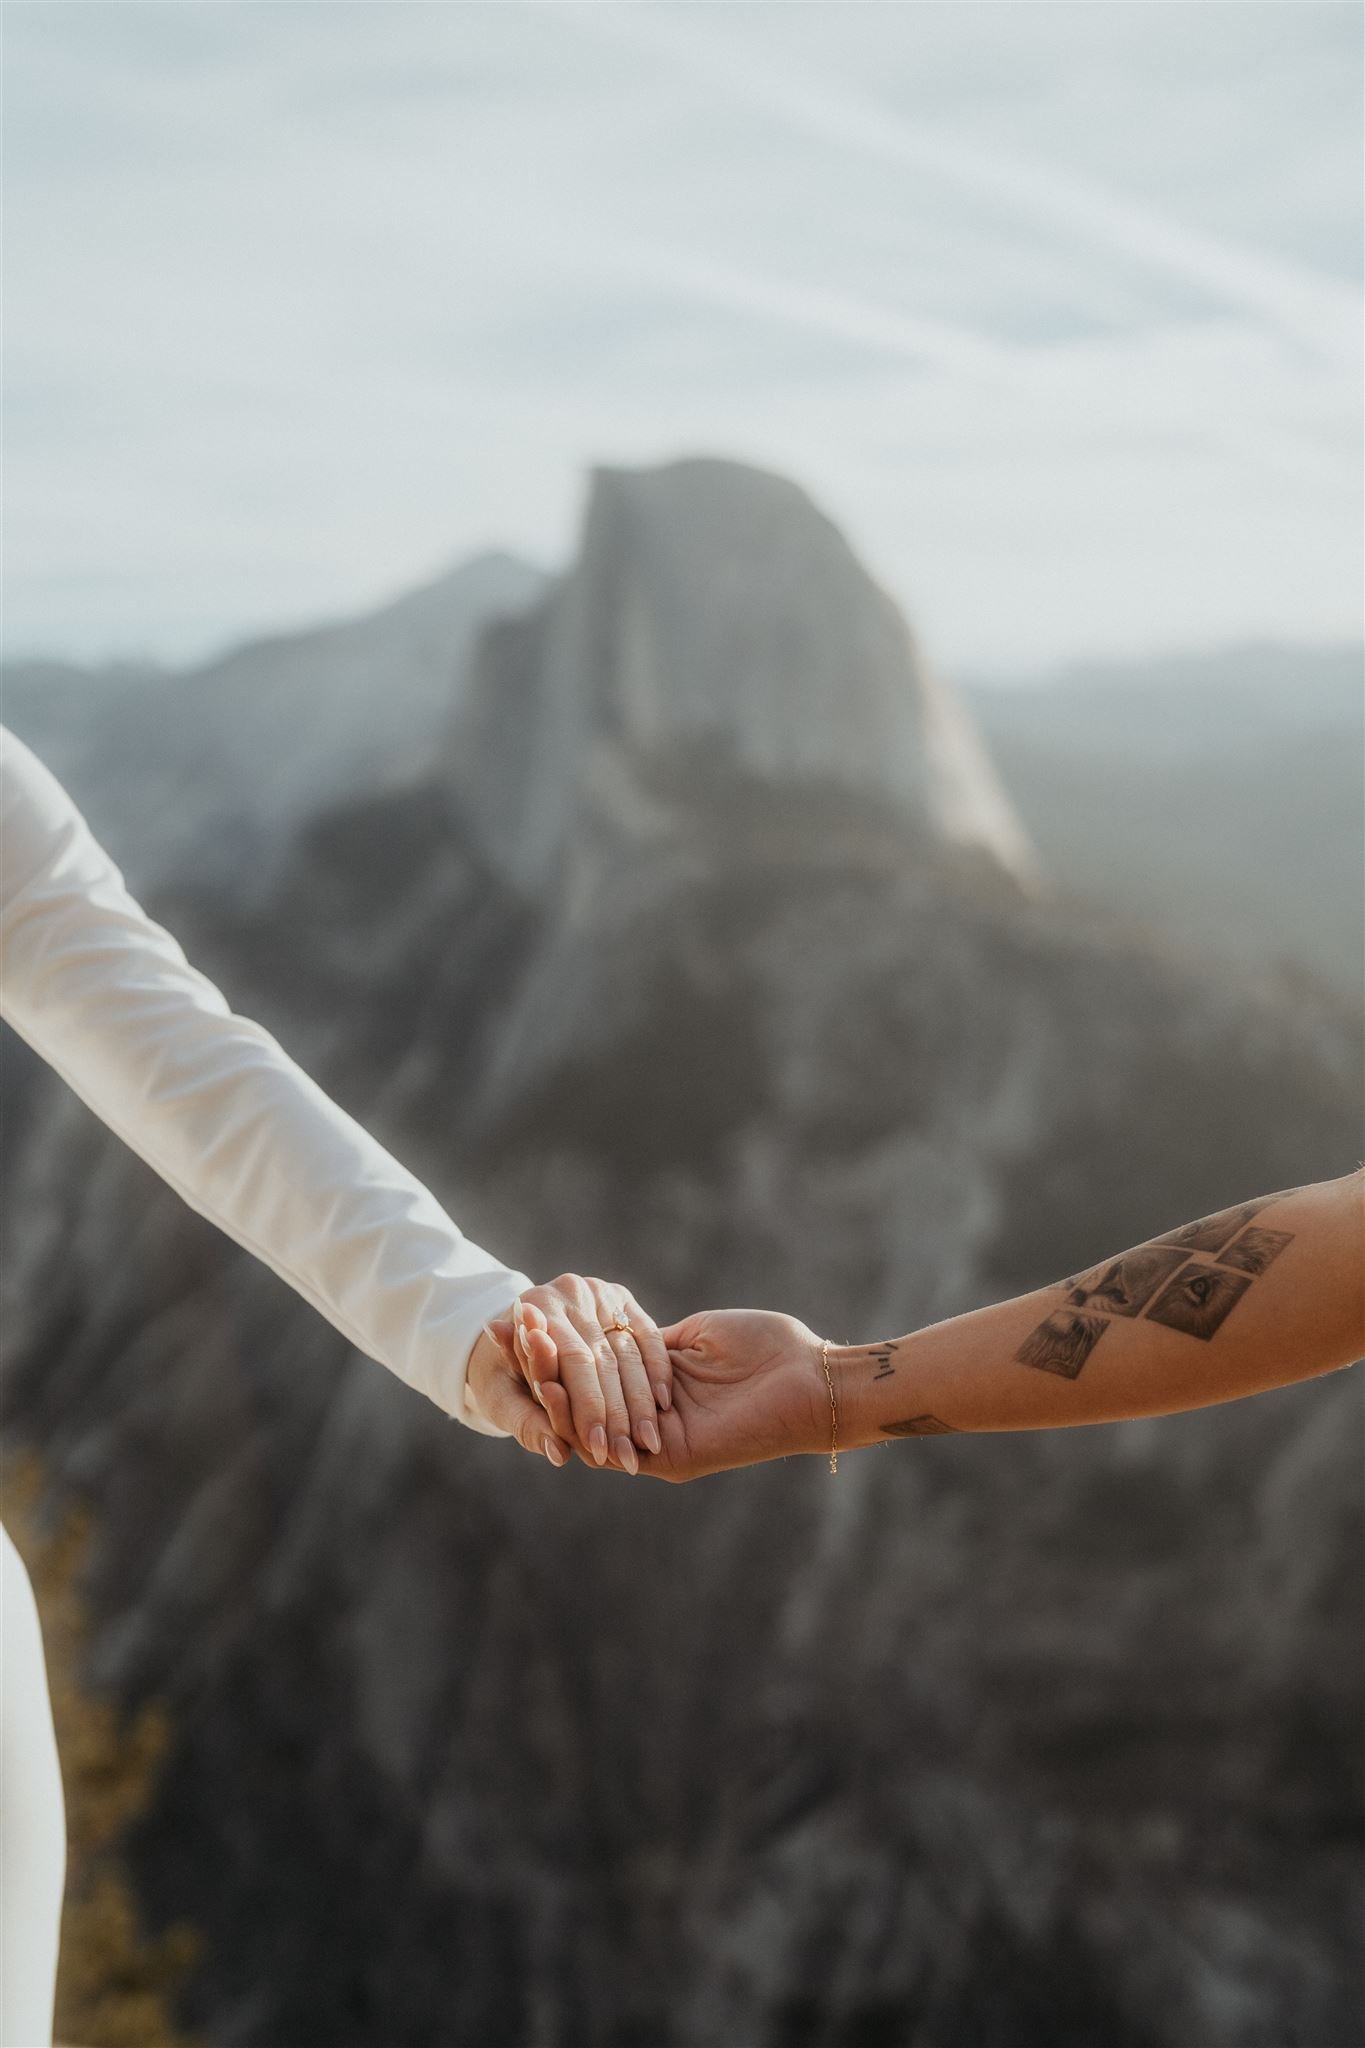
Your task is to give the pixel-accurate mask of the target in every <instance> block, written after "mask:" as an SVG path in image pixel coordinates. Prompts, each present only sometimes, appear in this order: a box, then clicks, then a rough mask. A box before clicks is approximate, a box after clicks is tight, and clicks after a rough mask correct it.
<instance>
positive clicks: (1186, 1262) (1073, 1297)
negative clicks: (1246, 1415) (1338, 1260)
mask: <svg viewBox="0 0 1365 2048" xmlns="http://www.w3.org/2000/svg"><path fill="white" fill-rule="evenodd" d="M1279 1200H1280V1197H1279V1196H1278V1195H1266V1196H1264V1197H1262V1199H1261V1200H1259V1201H1255V1202H1242V1203H1239V1205H1238V1206H1237V1207H1236V1208H1235V1209H1226V1210H1224V1211H1223V1213H1222V1214H1221V1215H1218V1216H1203V1217H1201V1218H1200V1219H1199V1221H1198V1222H1197V1223H1184V1224H1182V1225H1181V1226H1180V1228H1179V1230H1168V1231H1167V1232H1166V1234H1165V1235H1164V1236H1163V1237H1158V1238H1154V1239H1153V1240H1152V1242H1151V1243H1150V1244H1144V1245H1139V1246H1138V1247H1137V1249H1136V1250H1135V1251H1131V1252H1124V1253H1123V1254H1122V1256H1121V1257H1119V1258H1117V1259H1111V1260H1109V1261H1108V1263H1107V1264H1106V1265H1103V1266H1096V1267H1094V1268H1093V1270H1092V1271H1090V1272H1088V1273H1083V1274H1081V1275H1080V1276H1079V1277H1078V1278H1076V1279H1072V1280H1066V1281H1063V1283H1062V1285H1063V1286H1064V1287H1065V1289H1066V1301H1067V1307H1066V1308H1065V1309H1055V1310H1054V1311H1053V1312H1052V1314H1051V1315H1050V1316H1048V1317H1047V1319H1046V1320H1045V1321H1044V1322H1042V1323H1040V1324H1039V1326H1038V1328H1037V1329H1036V1330H1034V1331H1032V1332H1031V1334H1030V1335H1029V1336H1028V1337H1026V1338H1025V1339H1024V1342H1023V1344H1022V1345H1021V1346H1020V1348H1019V1350H1018V1351H1016V1353H1015V1354H1014V1355H1015V1357H1016V1359H1018V1361H1019V1363H1020V1364H1021V1365H1034V1366H1037V1367H1039V1368H1040V1370H1041V1371H1043V1372H1055V1373H1060V1374H1061V1375H1062V1376H1063V1377H1064V1378H1065V1379H1070V1380H1074V1379H1075V1378H1076V1377H1077V1376H1078V1375H1079V1373H1080V1372H1081V1370H1082V1368H1083V1367H1084V1365H1085V1363H1086V1360H1087V1359H1088V1358H1089V1357H1090V1354H1091V1352H1092V1351H1093V1350H1094V1349H1095V1346H1096V1345H1097V1344H1098V1343H1099V1341H1100V1338H1101V1337H1102V1336H1103V1335H1104V1333H1105V1331H1106V1330H1107V1329H1108V1328H1109V1320H1108V1319H1109V1318H1110V1317H1111V1316H1130V1317H1137V1316H1145V1317H1146V1319H1147V1320H1148V1321H1150V1322H1154V1323H1161V1324H1164V1326H1165V1327H1166V1328H1167V1329H1170V1330H1180V1331H1182V1332H1183V1333H1184V1334H1185V1335H1186V1336H1188V1337H1199V1338H1202V1339H1204V1340H1205V1341H1206V1342H1207V1340H1208V1339H1209V1338H1211V1337H1212V1336H1213V1335H1214V1333H1215V1332H1216V1331H1217V1330H1219V1329H1220V1328H1221V1327H1222V1325H1223V1323H1224V1322H1225V1321H1226V1319H1227V1317H1228V1316H1229V1315H1230V1314H1231V1313H1232V1311H1233V1309H1234V1308H1236V1306H1237V1304H1238V1302H1239V1301H1240V1300H1241V1299H1242V1297H1243V1295H1244V1294H1245V1293H1246V1291H1247V1289H1248V1287H1249V1286H1250V1285H1251V1283H1252V1281H1253V1280H1254V1279H1256V1278H1258V1277H1259V1275H1260V1274H1262V1273H1264V1272H1265V1271H1266V1270H1267V1268H1268V1267H1269V1266H1270V1265H1271V1264H1272V1263H1273V1262H1274V1261H1275V1260H1276V1259H1277V1258H1278V1257H1279V1256H1280V1253H1281V1252H1282V1251H1284V1249H1285V1247H1286V1246H1287V1245H1290V1244H1292V1243H1293V1233H1292V1232H1290V1231H1288V1230H1266V1229H1265V1228H1263V1227H1262V1226H1260V1225H1253V1224H1252V1218H1253V1217H1255V1216H1259V1214H1260V1213H1261V1211H1262V1210H1263V1209H1267V1208H1269V1207H1270V1206H1271V1204H1272V1203H1274V1202H1277V1201H1279ZM1192 1252H1193V1253H1195V1254H1198V1255H1201V1256H1198V1257H1196V1258H1195V1259H1193V1260H1192V1259H1191V1258H1190V1256H1189V1255H1190V1253H1192ZM1213 1260H1216V1261H1217V1263H1216V1264H1213V1263H1210V1261H1213ZM1228 1268H1231V1269H1232V1270H1231V1271H1229V1270H1227V1269H1228ZM1080 1310H1086V1311H1090V1313H1087V1314H1080V1313H1073V1312H1074V1311H1080ZM1095 1310H1100V1311H1102V1313H1100V1314H1095V1313H1094V1311H1095Z"/></svg>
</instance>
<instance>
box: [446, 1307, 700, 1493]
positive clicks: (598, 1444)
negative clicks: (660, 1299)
mask: <svg viewBox="0 0 1365 2048" xmlns="http://www.w3.org/2000/svg"><path fill="white" fill-rule="evenodd" d="M625 1325H629V1327H628V1328H627V1327H624V1326H625ZM489 1334H490V1335H491V1336H492V1337H493V1338H494V1339H495V1340H496V1341H497V1342H498V1343H499V1344H501V1346H502V1348H503V1352H504V1357H505V1360H506V1361H507V1362H509V1363H511V1364H514V1365H518V1366H520V1368H521V1372H522V1374H523V1375H524V1377H525V1380H526V1383H527V1385H529V1387H530V1389H531V1393H532V1394H533V1395H534V1397H535V1399H536V1400H537V1401H538V1402H539V1403H540V1406H541V1408H542V1409H543V1410H544V1413H545V1417H546V1419H547V1421H548V1423H549V1433H550V1434H552V1435H553V1436H554V1438H555V1442H556V1444H557V1445H561V1446H564V1447H565V1454H566V1456H567V1448H568V1447H570V1446H572V1447H574V1448H577V1449H579V1450H581V1451H582V1452H584V1453H585V1454H586V1456H587V1457H589V1458H591V1460H592V1462H593V1463H594V1464H596V1465H605V1464H607V1463H608V1462H610V1463H611V1464H613V1465H615V1466H617V1467H618V1468H619V1469H620V1470H621V1471H623V1472H629V1473H631V1474H632V1475H633V1474H635V1473H636V1472H638V1471H639V1469H640V1456H639V1453H640V1452H644V1453H645V1454H647V1455H648V1454H650V1453H657V1452H658V1451H659V1450H660V1449H661V1438H660V1435H659V1421H660V1418H661V1415H662V1413H663V1412H664V1411H666V1410H667V1408H668V1406H669V1403H670V1401H671V1399H672V1393H671V1385H672V1378H673V1368H672V1365H671V1363H670V1361H669V1356H668V1350H667V1347H666V1346H665V1344H664V1342H663V1339H662V1337H661V1336H660V1334H659V1328H658V1325H657V1324H656V1323H655V1321H654V1319H653V1317H652V1316H649V1315H647V1314H646V1313H645V1311H644V1310H643V1309H642V1308H641V1307H640V1304H639V1303H638V1302H637V1301H636V1299H635V1297H634V1295H633V1294H631V1293H630V1291H629V1289H628V1288H625V1287H622V1286H619V1285H616V1284H614V1283H612V1282H608V1281H605V1280H587V1279H584V1278H583V1277H582V1276H581V1275H580V1274H577V1273H562V1274H561V1275H560V1277H559V1278H558V1279H557V1280H552V1281H550V1282H549V1283H548V1284H547V1285H546V1286H544V1287H532V1288H530V1289H529V1290H528V1291H527V1292H526V1293H525V1294H523V1295H521V1296H520V1297H519V1299H518V1300H516V1301H514V1302H513V1304H512V1314H511V1316H510V1317H507V1318H503V1319H500V1320H499V1321H497V1322H494V1323H491V1324H490V1325H489ZM533 1337H534V1338H535V1339H536V1340H537V1342H536V1343H535V1345H534V1347H533V1345H532V1342H531V1340H532V1338H533ZM470 1365H471V1370H472V1368H473V1359H471V1361H470ZM495 1384H497V1383H496V1380H495ZM522 1391H523V1393H524V1391H525V1390H524V1388H523V1389H522ZM495 1398H500V1399H501V1401H502V1404H503V1407H504V1410H505V1411H506V1412H512V1413H515V1414H516V1415H517V1419H518V1423H519V1425H520V1426H519V1427H518V1428H517V1429H514V1430H513V1431H512V1433H513V1434H514V1435H516V1436H517V1439H518V1441H519V1442H521V1443H523V1444H525V1438H524V1437H523V1435H522V1433H521V1432H522V1430H523V1429H528V1430H529V1424H528V1421H527V1417H526V1416H525V1414H524V1413H523V1412H522V1410H521V1409H520V1407H519V1406H518V1405H517V1404H514V1403H513V1402H512V1401H511V1399H510V1396H509V1392H508V1390H507V1388H506V1387H505V1386H500V1387H499V1388H498V1393H497V1395H495ZM475 1399H476V1400H477V1401H478V1403H479V1406H480V1408H481V1409H483V1411H484V1412H485V1413H486V1414H488V1415H489V1420H490V1421H499V1422H500V1423H501V1426H502V1427H503V1428H509V1427H510V1425H509V1424H508V1423H506V1422H503V1421H502V1420H501V1416H495V1415H493V1414H491V1413H490V1411H488V1410H487V1408H485V1406H484V1400H483V1396H482V1395H481V1393H480V1392H479V1391H478V1389H477V1388H476V1389H475ZM656 1402H657V1404H658V1411H659V1412H658V1413H657V1414H656V1407H655V1404H656ZM529 1433H530V1434H531V1436H532V1437H533V1439H534V1441H533V1443H532V1444H530V1445H527V1446H526V1447H527V1448H533V1449H536V1450H544V1454H545V1456H547V1457H548V1458H549V1459H550V1462H551V1463H552V1464H555V1463H558V1462H559V1460H558V1459H557V1458H555V1457H554V1455H553V1453H552V1451H551V1450H550V1449H549V1448H548V1447H547V1446H546V1445H545V1443H544V1441H543V1438H544V1435H545V1432H544V1431H543V1430H542V1431H539V1432H537V1431H534V1430H530V1431H529ZM637 1446H638V1450H637Z"/></svg>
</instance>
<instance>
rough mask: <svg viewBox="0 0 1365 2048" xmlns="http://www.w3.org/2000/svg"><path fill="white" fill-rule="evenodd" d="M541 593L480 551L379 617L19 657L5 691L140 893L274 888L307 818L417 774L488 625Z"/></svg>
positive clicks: (8, 715)
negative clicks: (174, 658)
mask: <svg viewBox="0 0 1365 2048" xmlns="http://www.w3.org/2000/svg"><path fill="white" fill-rule="evenodd" d="M543 586H544V577H543V575H542V573H541V572H540V571H539V570H538V569H536V568H534V567H532V565H531V564H530V563H527V562H524V561H521V560H519V559H518V558H517V557H516V556H514V555H509V554H503V553H493V554H487V555H481V556H476V557H475V558H474V559H473V560H472V561H469V562H466V563H462V564H461V565H460V566H459V567H457V568H455V569H453V570H451V571H449V572H448V573H447V574H445V575H443V576H439V577H437V578H435V579H434V580H433V581H431V582H430V583H426V584H422V585H420V586H419V587H418V588H416V589H415V590H412V591H408V592H405V593H404V594H403V595H402V596H400V597H398V598H396V599H394V600H393V601H392V602H391V603H389V604H386V605H383V606H381V607H380V609H379V610H377V611H373V612H368V613H364V614H361V615H360V616H359V617H357V618H354V619H342V620H338V621H334V622H331V623H328V624H324V625H321V626H317V627H313V628H309V629H304V630H300V631H298V632H293V633H285V634H277V635H274V636H271V637H270V638H267V639H262V640H252V641H248V642H246V643H245V644H243V645H242V646H239V647H235V648H231V649H229V650H228V651H227V652H226V653H224V654H222V655H219V656H217V657H215V658H214V659H213V660H211V661H209V662H205V663H203V664H201V665H200V666H198V667H196V668H193V669H188V670H185V671H183V672H178V671H169V670H148V671H138V670H136V669H133V670H128V669H122V668H120V669H116V670H113V671H103V672H101V671H91V670H80V669H73V668H69V667H64V666H62V665H59V664H54V663H39V662H25V663H22V664H17V665H12V666H10V667H8V668H6V669H5V670H4V672H3V675H0V701H3V706H4V718H5V722H6V723H7V724H9V725H11V726H13V727H14V729H15V730H16V731H17V732H18V733H19V735H20V737H21V738H23V739H26V740H28V741H29V743H30V745H32V746H33V747H34V748H35V750H36V751H37V752H39V753H40V754H42V755H43V757H44V759H46V760H47V761H48V762H49V764H50V765H51V766H52V768H53V769H54V771H55V772H56V773H57V774H58V775H59V776H61V778H62V779H63V780H64V781H65V782H66V783H67V785H68V786H69V788H70V789H71V790H72V792H73V793H74V794H75V796H76V798H77V800H78V801H79V802H80V803H81V804H82V805H83V806H84V807H85V808H86V809H87V811H88V813H89V815H90V818H91V821H92V823H93V824H94V826H95V828H96V830H97V831H99V832H101V833H102V834H103V835H104V836H105V837H107V839H108V841H109V844H110V845H111V846H112V847H113V848H114V849H115V851H116V853H117V856H118V858H119V859H120V861H121V862H122V863H123V864H124V866H125V867H126V868H127V870H128V871H129V873H130V875H131V876H132V878H133V879H134V881H135V882H136V883H137V884H138V885H139V886H142V885H144V884H148V885H150V884H154V883H155V882H157V881H158V880H161V879H164V878H165V877H166V876H168V875H170V874H174V875H175V876H176V878H177V879H180V880H189V881H205V882H207V881H214V880H222V879H225V878H227V877H229V876H230V877H232V879H233V881H234V884H235V885H236V886H238V887H240V888H244V889H247V890H254V889H259V888H260V887H262V886H264V884H265V883H266V881H267V880H268V878H269V876H270V875H271V874H272V873H273V871H274V867H275V864H276V861H277V859H278V857H279V856H280V854H281V852H282V850H283V847H284V845H285V843H286V841H287V840H288V838H289V836H290V835H291V834H292V833H293V832H294V831H295V830H296V829H297V827H298V826H299V824H300V823H301V822H302V821H303V819H305V818H306V817H308V816H310V815H312V814H313V813H314V812H316V811H319V810H322V809H325V808H326V807H327V805H329V804H332V803H335V802H338V801H340V800H341V799H343V798H345V797H347V796H350V795H352V794H355V793H358V792H359V791H362V790H370V789H374V788H382V787H386V786H388V785H389V784H391V783H393V782H397V781H401V780H403V779H405V778H406V777H408V776H410V775H412V774H413V773H414V772H416V771H417V770H419V769H420V767H421V765H422V763H423V759H424V757H425V754H426V750H427V749H428V747H429V746H430V744H431V742H432V740H433V737H434V736H435V735H436V734H437V733H438V732H439V731H440V729H441V727H442V724H443V723H444V722H445V721H446V720H448V718H449V717H450V715H451V708H452V706H453V705H454V704H455V703H456V702H458V699H459V695H460V691H461V688H462V686H463V683H464V675H465V666H466V663H467V661H468V658H469V653H470V649H471V647H472V645H473V642H474V640H475V638H476V636H477V635H478V633H479V632H480V631H481V630H482V628H483V627H484V626H485V625H486V624H487V623H488V622H489V620H490V619H493V618H496V617H498V616H499V615H500V614H502V613H503V612H506V611H518V610H520V609H521V608H522V607H524V606H525V605H526V604H528V603H530V602H531V601H532V600H533V599H534V598H535V597H536V596H538V595H539V593H540V591H541V589H542V588H543Z"/></svg>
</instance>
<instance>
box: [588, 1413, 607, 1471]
mask: <svg viewBox="0 0 1365 2048" xmlns="http://www.w3.org/2000/svg"><path fill="white" fill-rule="evenodd" d="M588 1449H589V1450H590V1451H591V1452H592V1461H593V1463H594V1465H605V1464H606V1462H607V1432H606V1431H605V1429H603V1427H602V1425H601V1423H600V1422H599V1423H598V1424H597V1426H596V1428H595V1429H594V1430H593V1431H592V1433H591V1435H590V1436H589V1438H588Z"/></svg>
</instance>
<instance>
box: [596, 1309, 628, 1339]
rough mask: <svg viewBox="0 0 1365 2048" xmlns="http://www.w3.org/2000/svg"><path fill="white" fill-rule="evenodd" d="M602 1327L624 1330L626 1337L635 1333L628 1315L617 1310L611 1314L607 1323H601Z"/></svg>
mask: <svg viewBox="0 0 1365 2048" xmlns="http://www.w3.org/2000/svg"><path fill="white" fill-rule="evenodd" d="M602 1328H603V1329H604V1330H624V1331H625V1333H626V1335H627V1336H628V1337H633V1336H634V1334H635V1332H634V1329H633V1328H632V1325H631V1320H630V1317H629V1316H626V1315H621V1314H620V1313H619V1312H618V1314H616V1315H615V1316H613V1318H612V1320H611V1321H610V1322H609V1323H603V1325H602Z"/></svg>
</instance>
